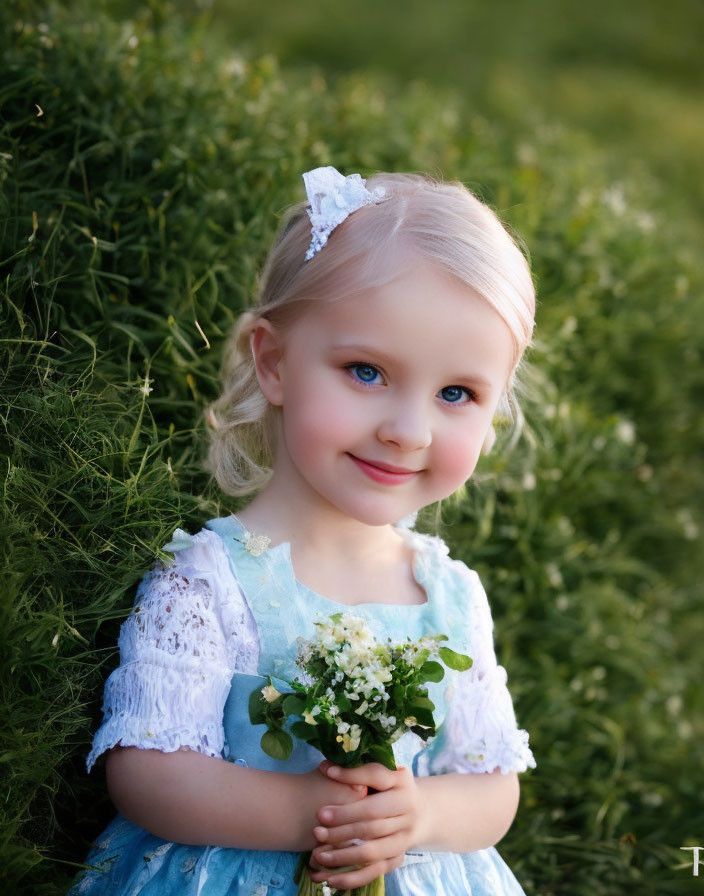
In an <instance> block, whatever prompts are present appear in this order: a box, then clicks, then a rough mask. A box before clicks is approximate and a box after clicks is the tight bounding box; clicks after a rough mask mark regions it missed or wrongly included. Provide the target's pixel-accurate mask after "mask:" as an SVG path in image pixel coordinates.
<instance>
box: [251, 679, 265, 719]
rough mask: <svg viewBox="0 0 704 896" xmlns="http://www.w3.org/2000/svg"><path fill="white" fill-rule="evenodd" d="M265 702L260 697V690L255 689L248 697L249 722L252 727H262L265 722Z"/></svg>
mask: <svg viewBox="0 0 704 896" xmlns="http://www.w3.org/2000/svg"><path fill="white" fill-rule="evenodd" d="M264 703H265V700H264V698H263V697H262V689H261V688H257V690H256V691H252V693H251V694H250V695H249V721H250V722H251V723H252V724H253V725H263V724H264V722H265V721H266V718H265V715H264Z"/></svg>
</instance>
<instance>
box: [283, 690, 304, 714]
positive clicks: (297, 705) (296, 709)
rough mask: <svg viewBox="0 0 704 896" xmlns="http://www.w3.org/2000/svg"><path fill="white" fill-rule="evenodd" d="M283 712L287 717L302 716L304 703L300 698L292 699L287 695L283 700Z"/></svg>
mask: <svg viewBox="0 0 704 896" xmlns="http://www.w3.org/2000/svg"><path fill="white" fill-rule="evenodd" d="M282 705H283V710H284V712H285V713H286V715H287V716H302V715H303V710H304V709H305V708H306V701H305V700H303V699H302V698H301V697H294V696H293V694H289V695H288V696H287V697H285V698H284V702H283V704H282Z"/></svg>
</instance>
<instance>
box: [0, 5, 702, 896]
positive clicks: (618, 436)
mask: <svg viewBox="0 0 704 896" xmlns="http://www.w3.org/2000/svg"><path fill="white" fill-rule="evenodd" d="M166 12H168V9H166ZM157 13H158V14H154V13H153V12H150V11H149V9H147V10H145V11H144V12H143V13H142V14H141V15H140V17H139V19H138V21H130V20H124V21H119V22H117V21H112V20H111V19H109V18H108V17H105V16H104V15H102V14H98V13H95V12H92V13H91V14H90V15H88V13H87V11H86V9H84V8H82V7H79V6H76V8H75V9H72V10H71V9H62V8H61V7H59V6H50V7H49V8H45V9H41V8H39V7H34V6H33V4H31V3H26V4H19V3H18V4H15V5H14V8H12V9H8V7H4V8H3V10H2V12H0V17H4V21H3V20H2V18H0V25H2V26H3V27H2V28H0V53H1V54H2V55H1V57H0V58H2V60H3V62H2V65H3V78H2V80H1V81H0V301H1V305H0V346H2V358H1V359H0V394H1V395H2V404H1V406H0V415H1V416H0V424H1V426H0V455H1V456H0V464H1V466H0V469H1V471H2V473H1V475H2V493H1V494H2V523H1V527H0V550H1V551H2V556H3V561H4V563H3V566H4V569H5V574H4V577H3V581H4V587H3V589H2V591H1V592H0V593H1V597H0V613H1V614H2V620H1V624H0V670H1V674H0V687H1V691H0V695H1V700H2V718H3V734H2V745H1V746H0V774H1V775H2V786H3V793H4V794H5V799H4V801H3V812H2V818H1V819H0V825H1V828H0V830H1V834H2V835H1V836H0V843H1V844H2V846H0V852H1V855H0V861H2V867H3V876H4V878H5V879H6V880H7V882H8V883H7V891H8V893H10V892H32V893H37V894H46V896H54V894H60V893H64V892H65V891H66V890H67V889H68V886H69V883H70V880H71V878H72V876H73V873H74V872H75V870H76V868H77V867H78V866H79V865H80V863H81V862H82V861H83V859H84V857H85V855H86V852H87V849H88V845H89V842H90V840H91V839H92V838H94V837H96V836H97V835H98V834H99V833H100V831H101V829H102V827H103V826H104V825H105V823H106V822H107V821H108V820H109V818H110V817H111V816H112V813H113V810H112V808H111V806H110V804H109V800H108V799H107V795H106V792H105V789H104V781H103V780H102V779H101V777H100V772H97V773H94V774H93V775H92V776H91V777H90V778H88V777H86V775H85V770H84V765H83V763H84V758H85V754H86V753H87V750H88V748H89V743H90V739H91V736H92V732H93V731H94V729H95V727H96V725H97V723H98V721H99V719H100V701H101V695H102V686H103V682H104V680H105V678H106V676H107V674H108V673H109V671H110V670H111V669H112V668H113V667H114V665H115V663H116V662H117V656H116V649H115V644H116V638H117V632H118V628H119V623H120V621H121V620H122V619H124V617H125V615H126V614H127V613H128V612H129V609H130V607H131V604H132V599H133V595H134V589H135V587H136V584H137V582H138V581H139V579H140V577H141V576H142V575H143V573H144V572H145V571H146V570H147V569H148V568H149V567H150V566H151V564H152V563H153V561H154V559H155V558H156V557H157V556H159V552H160V548H161V546H162V545H163V544H164V543H166V542H167V541H168V539H169V537H170V535H171V533H172V531H173V529H174V528H175V527H176V526H179V525H181V526H184V527H186V528H188V529H190V530H191V531H195V530H197V529H198V528H200V526H201V525H202V523H203V521H204V520H205V519H207V518H209V517H211V516H214V515H217V514H219V513H222V512H224V509H225V508H228V509H230V504H229V503H228V502H227V501H223V499H222V496H221V495H219V494H218V492H217V490H216V489H215V488H214V486H213V484H212V483H210V482H209V481H208V480H207V477H206V475H205V474H204V473H203V471H202V467H201V458H202V455H203V437H204V424H203V420H202V416H201V414H202V409H203V406H204V403H205V402H206V401H207V400H209V399H210V398H212V397H214V396H215V394H216V393H217V388H218V361H219V352H220V349H221V346H222V343H223V339H224V336H225V334H226V333H227V331H228V329H229V327H230V326H231V324H232V322H233V321H234V320H235V318H236V316H237V313H238V311H239V310H240V309H241V308H243V307H245V306H246V304H247V303H248V302H249V301H250V298H251V296H252V294H253V290H254V287H255V282H256V274H257V271H258V269H259V268H260V266H261V263H262V261H263V259H264V257H265V254H266V251H267V248H268V245H269V243H270V240H271V238H272V236H273V234H274V232H275V230H276V226H277V223H278V220H279V217H280V215H281V213H282V211H283V209H284V208H285V207H286V206H287V205H288V204H289V203H291V202H293V201H297V200H299V199H301V198H302V194H303V191H302V183H301V179H300V174H301V172H302V171H305V170H307V169H309V168H312V167H314V166H315V165H318V164H334V165H336V166H337V167H338V168H340V169H341V170H343V171H361V172H362V173H363V174H365V173H369V172H371V171H373V170H376V169H382V170H384V169H390V170H428V171H434V172H442V173H444V174H445V175H446V176H448V177H457V178H460V179H462V180H464V181H465V182H466V183H468V184H469V185H470V186H472V187H474V188H475V189H476V190H477V191H478V192H479V193H480V194H481V195H482V196H483V197H484V198H485V199H486V200H487V201H488V202H489V203H490V204H491V205H492V206H494V207H495V208H496V209H497V210H498V211H499V214H500V215H501V216H502V218H503V219H504V220H506V221H507V222H508V223H509V224H510V225H511V226H512V227H513V228H515V230H516V231H517V232H518V234H520V236H521V238H522V239H524V240H525V242H526V244H527V245H528V247H529V248H530V252H531V255H532V263H533V267H534V270H535V273H536V279H537V283H538V291H539V309H538V329H537V340H536V347H535V349H534V351H533V352H532V355H531V366H530V367H529V368H528V369H527V371H526V374H527V375H526V385H525V395H524V398H523V408H524V412H525V414H526V418H527V425H526V427H525V430H524V434H523V437H522V439H521V440H520V442H519V443H518V444H517V445H516V446H515V448H514V449H513V450H512V451H509V450H507V449H506V447H505V450H503V451H498V452H497V453H496V454H495V455H493V456H491V457H490V458H488V459H486V461H485V462H484V463H483V465H482V467H481V469H480V470H479V471H478V474H477V476H476V477H475V479H474V484H473V485H472V486H471V487H470V489H469V491H468V496H467V498H466V499H465V500H464V501H462V502H460V503H459V504H458V505H456V506H453V507H451V508H447V509H446V510H445V522H446V527H445V528H444V529H443V531H444V533H445V534H446V537H447V539H448V541H449V542H450V543H451V546H452V548H453V551H454V552H455V554H456V555H457V556H460V557H462V558H463V559H465V560H466V561H467V562H468V563H470V564H471V565H473V566H475V567H476V568H477V569H478V570H479V571H480V573H481V574H482V577H483V579H484V582H485V585H486V587H487V591H488V592H489V595H490V600H491V603H492V607H493V610H494V616H495V632H496V639H497V649H498V652H499V656H500V660H501V662H502V663H503V664H504V665H506V667H507V669H508V672H509V683H510V685H511V690H512V693H513V695H514V701H515V704H516V710H517V715H518V719H519V722H520V724H521V725H522V726H524V727H526V728H527V729H528V730H529V731H530V733H531V743H532V746H533V749H534V752H535V755H536V759H537V763H538V767H537V768H536V769H535V770H534V771H533V772H531V773H529V774H527V775H524V776H522V804H521V808H520V810H519V814H518V817H517V819H516V822H515V824H514V826H513V827H512V829H511V831H510V832H509V834H508V835H507V837H506V838H505V839H504V841H502V843H501V844H500V851H501V853H502V854H503V855H504V856H505V857H506V859H507V861H508V862H509V864H510V865H511V867H512V868H513V869H514V871H515V873H516V875H517V876H518V878H519V880H520V881H521V883H522V884H523V886H524V887H525V889H526V892H527V893H528V894H529V896H532V894H541V896H544V894H570V896H573V894H576V896H582V894H584V896H586V894H593V893H599V894H606V896H611V894H614V896H615V894H622V893H630V892H638V893H643V894H653V896H655V894H658V896H659V894H663V893H668V894H670V893H672V894H676V893H688V892H695V889H694V888H695V886H696V884H697V883H698V880H695V879H693V878H692V875H691V854H689V853H682V852H680V851H679V847H680V846H683V845H686V844H690V845H695V844H697V843H701V836H702V830H703V829H704V813H703V812H702V808H701V799H700V793H701V789H702V783H703V782H702V774H701V768H700V765H701V764H700V761H699V752H700V750H699V744H700V743H701V738H702V735H704V730H703V729H704V725H703V722H702V719H703V714H702V709H703V706H702V704H703V699H702V696H701V694H700V693H699V692H698V680H699V675H698V672H699V666H700V664H699V661H698V656H699V646H700V644H701V638H702V635H703V634H704V631H703V629H704V626H703V624H702V622H701V613H699V612H698V609H699V608H700V606H701V594H700V588H699V570H698V568H697V559H696V558H697V556H698V553H699V555H700V554H701V535H700V533H701V526H702V522H703V521H702V518H701V510H700V508H701V506H702V502H701V499H702V492H703V489H702V470H701V467H700V464H699V461H698V457H699V451H700V446H701V443H702V435H703V433H702V426H703V424H702V414H701V394H702V392H701V390H702V378H703V374H702V365H701V363H700V356H701V345H702V344H703V337H704V333H703V332H702V330H703V329H704V315H703V314H702V310H703V308H702V306H703V304H704V300H703V290H702V284H703V281H704V278H703V276H702V274H703V271H702V264H701V260H700V258H699V256H698V254H697V253H696V252H695V251H694V245H693V244H692V243H691V242H690V241H689V240H688V238H687V235H688V234H690V233H691V231H690V230H689V229H688V228H689V220H690V219H689V218H688V217H687V216H684V217H682V218H681V219H679V220H674V221H673V218H672V214H671V210H672V208H673V205H672V197H671V195H670V193H671V191H670V185H669V182H668V181H667V180H664V179H663V178H662V172H661V171H660V170H659V169H658V166H657V165H656V164H653V165H651V166H645V165H643V166H640V167H639V168H638V169H637V171H632V170H631V169H626V168H624V169H623V170H621V169H620V167H619V166H618V165H615V164H614V163H613V158H612V157H611V151H610V148H609V146H608V145H605V144H603V143H599V142H597V141H594V140H593V139H592V138H590V137H589V136H588V135H586V134H585V133H583V132H581V131H579V130H578V129H575V128H572V127H569V126H567V125H566V124H565V123H560V124H557V123H556V121H555V120H553V119H549V118H547V119H545V118H541V116H540V115H539V114H538V112H537V110H535V109H534V110H533V111H532V113H531V114H532V115H533V116H534V125H533V126H532V127H531V129H530V132H528V131H527V130H526V127H525V122H522V121H520V120H517V119H514V118H512V117H510V116H507V115H505V112H502V113H501V114H499V113H498V112H497V113H496V114H494V115H490V114H488V112H487V111H486V110H485V111H483V112H479V111H477V110H476V109H474V110H473V109H471V105H472V103H471V101H470V98H467V97H465V96H462V95H461V94H460V93H458V92H457V91H456V90H454V89H451V88H443V87H441V86H438V85H437V84H435V85H429V84H428V83H425V82H423V81H421V80H416V81H414V82H413V83H412V84H403V83H400V82H399V81H398V80H396V79H395V78H394V77H392V76H390V75H388V74H384V73H381V72H375V73H365V72H356V73H354V74H338V75H336V76H335V78H334V79H332V80H326V79H325V77H324V76H323V75H322V74H321V72H320V70H318V69H307V68H302V67H294V66H292V65H291V66H289V67H285V68H281V69H280V68H279V66H278V64H277V62H276V61H275V59H274V58H272V57H269V56H265V57H257V56H252V57H249V56H247V55H246V54H245V53H243V52H240V51H238V49H237V48H236V47H231V48H230V49H229V50H228V51H227V52H225V51H224V50H223V49H222V46H220V47H219V48H218V49H217V50H215V49H213V46H217V44H213V43H212V41H211V37H210V33H209V31H208V30H207V27H206V26H203V30H202V31H199V30H197V29H196V30H191V31H188V30H186V29H184V27H183V26H182V23H181V20H180V19H179V17H178V16H176V15H173V16H172V15H166V14H165V8H161V13H159V11H158V10H157ZM663 52H665V51H664V50H663ZM639 83H641V87H642V82H639ZM653 96H654V100H653V102H654V103H656V104H657V103H659V102H664V100H662V99H661V98H660V99H658V96H657V91H656V92H655V93H654V94H653ZM683 103H685V104H686V98H683ZM37 107H39V109H38V108H37ZM39 110H41V113H42V114H39ZM674 114H675V112H673V115H674ZM644 120H645V119H644ZM616 171H618V172H619V173H618V176H617V175H616ZM683 207H684V206H683ZM688 214H689V213H688ZM505 441H506V437H504V443H505Z"/></svg>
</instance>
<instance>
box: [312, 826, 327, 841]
mask: <svg viewBox="0 0 704 896" xmlns="http://www.w3.org/2000/svg"><path fill="white" fill-rule="evenodd" d="M313 833H314V834H315V836H316V837H317V838H318V840H327V839H328V829H327V828H324V827H321V826H320V825H318V826H317V827H314V828H313Z"/></svg>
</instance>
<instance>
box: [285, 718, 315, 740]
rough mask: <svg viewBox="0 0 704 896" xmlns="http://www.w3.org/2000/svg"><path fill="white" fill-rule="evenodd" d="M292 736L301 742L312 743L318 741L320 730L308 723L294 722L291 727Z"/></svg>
mask: <svg viewBox="0 0 704 896" xmlns="http://www.w3.org/2000/svg"><path fill="white" fill-rule="evenodd" d="M291 734H293V736H294V737H297V738H298V739H299V740H304V741H305V742H306V743H310V742H311V741H314V740H317V737H318V730H317V726H316V725H309V724H308V722H294V723H293V725H291Z"/></svg>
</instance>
